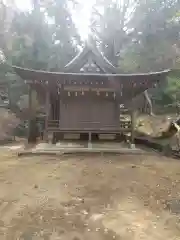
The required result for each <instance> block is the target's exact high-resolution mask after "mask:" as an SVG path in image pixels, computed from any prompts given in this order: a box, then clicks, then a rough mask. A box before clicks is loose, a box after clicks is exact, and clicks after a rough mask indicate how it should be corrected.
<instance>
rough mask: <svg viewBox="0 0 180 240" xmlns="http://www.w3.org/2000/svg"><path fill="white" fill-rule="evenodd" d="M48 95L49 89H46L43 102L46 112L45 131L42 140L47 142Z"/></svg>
mask: <svg viewBox="0 0 180 240" xmlns="http://www.w3.org/2000/svg"><path fill="white" fill-rule="evenodd" d="M49 98H50V94H49V89H48V88H47V87H46V102H45V110H46V117H45V129H44V140H45V141H46V142H48V120H49V103H50V99H49Z"/></svg>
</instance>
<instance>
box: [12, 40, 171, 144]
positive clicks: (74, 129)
mask: <svg viewBox="0 0 180 240" xmlns="http://www.w3.org/2000/svg"><path fill="white" fill-rule="evenodd" d="M13 68H14V70H15V72H16V73H17V74H18V75H19V76H20V77H21V78H22V79H24V81H25V82H26V83H27V84H28V85H29V86H30V94H29V108H30V112H31V111H32V106H33V100H34V97H33V92H36V93H37V98H38V101H39V102H40V104H43V105H44V106H45V111H44V112H45V129H44V138H47V136H48V134H49V133H54V136H58V133H88V134H89V140H91V134H92V133H96V134H112V133H113V134H121V133H124V132H128V131H129V132H131V136H132V141H133V118H132V119H131V121H130V122H129V123H128V124H127V123H126V124H125V123H122V122H121V121H120V111H121V108H120V105H121V104H124V103H126V102H127V101H129V100H132V99H133V98H134V97H135V96H137V95H139V94H141V93H143V92H144V91H145V90H147V89H148V88H152V87H155V86H156V84H157V83H158V82H159V81H162V80H164V79H165V78H166V75H167V74H168V71H169V70H165V71H162V72H155V73H147V74H118V71H117V69H116V68H115V67H114V66H113V65H112V64H111V63H110V62H109V61H108V60H107V58H106V57H104V56H103V55H102V54H101V53H100V52H99V50H98V49H97V48H95V47H94V46H92V45H91V44H86V46H85V47H84V49H83V50H82V51H81V52H80V53H79V54H78V55H77V56H76V57H75V58H74V59H73V60H72V61H71V62H69V63H68V64H67V65H66V66H65V67H64V69H63V71H62V72H47V71H37V70H31V69H25V68H21V67H17V66H13ZM132 103H133V100H132ZM132 106H133V105H132ZM132 109H133V107H132ZM132 109H131V110H132ZM31 118H32V116H31ZM57 140H58V139H56V141H57Z"/></svg>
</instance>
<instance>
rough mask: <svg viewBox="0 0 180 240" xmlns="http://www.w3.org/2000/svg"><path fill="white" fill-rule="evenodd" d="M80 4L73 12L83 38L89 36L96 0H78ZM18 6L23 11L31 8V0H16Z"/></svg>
mask: <svg viewBox="0 0 180 240" xmlns="http://www.w3.org/2000/svg"><path fill="white" fill-rule="evenodd" d="M78 2H79V6H78V8H77V10H76V11H73V12H72V17H73V20H74V22H75V24H76V27H77V28H78V31H79V33H80V35H81V37H82V39H84V40H85V39H86V38H87V37H88V32H89V28H88V26H89V23H90V16H91V10H92V6H93V4H94V3H95V2H96V0H78ZM15 3H16V5H17V7H18V8H19V9H21V10H23V11H25V10H27V9H29V8H30V6H31V5H30V0H15Z"/></svg>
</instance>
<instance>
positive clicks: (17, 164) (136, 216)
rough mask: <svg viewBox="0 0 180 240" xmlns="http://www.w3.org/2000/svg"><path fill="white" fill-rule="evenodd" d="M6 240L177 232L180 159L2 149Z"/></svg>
mask: <svg viewBox="0 0 180 240" xmlns="http://www.w3.org/2000/svg"><path fill="white" fill-rule="evenodd" d="M0 189H1V191H0V239H2V240H4V239H5V240H17V239H21V240H31V239H32V240H42V239H44V240H60V239H63V240H82V239H86V240H92V239H93V240H110V239H118V240H120V239H123V240H139V239H146V240H161V239H162V240H164V239H170V240H179V239H180V223H179V217H180V215H179V213H180V203H179V200H180V162H179V161H178V160H173V159H170V158H165V157H162V156H161V157H159V156H128V155H127V156H124V155H123V156H111V155H107V156H99V155H88V156H82V155H81V156H76V155H73V156H66V157H65V156H64V157H24V158H17V156H16V155H14V154H13V153H12V152H10V151H8V150H6V149H4V150H3V149H2V150H1V154H0Z"/></svg>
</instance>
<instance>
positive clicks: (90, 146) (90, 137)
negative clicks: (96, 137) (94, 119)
mask: <svg viewBox="0 0 180 240" xmlns="http://www.w3.org/2000/svg"><path fill="white" fill-rule="evenodd" d="M88 135H89V137H88V148H92V133H91V132H89V133H88Z"/></svg>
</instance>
